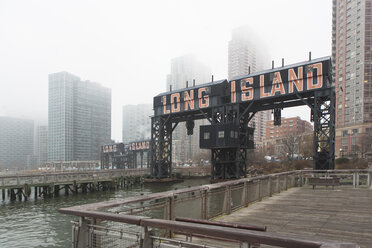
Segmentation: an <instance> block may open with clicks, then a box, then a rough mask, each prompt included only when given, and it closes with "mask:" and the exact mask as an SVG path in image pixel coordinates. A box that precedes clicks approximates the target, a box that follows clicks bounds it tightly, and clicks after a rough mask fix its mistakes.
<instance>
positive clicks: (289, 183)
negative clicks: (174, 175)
mask: <svg viewBox="0 0 372 248" xmlns="http://www.w3.org/2000/svg"><path fill="white" fill-rule="evenodd" d="M309 177H338V178H340V183H341V186H340V187H369V188H370V187H371V177H372V172H371V171H368V170H337V171H313V170H312V171H291V172H285V173H277V174H270V175H264V176H259V177H253V178H244V179H239V180H234V181H227V182H221V183H216V184H209V185H202V186H198V187H190V188H185V189H179V190H172V191H167V192H161V193H154V194H149V195H141V196H137V197H129V198H125V199H116V200H112V201H106V202H101V203H94V204H86V205H82V206H76V207H70V208H64V209H60V212H61V213H65V214H71V215H75V216H79V217H80V222H79V224H78V225H77V226H75V231H74V237H73V239H74V240H75V241H74V242H75V243H74V244H77V245H76V246H74V247H106V246H102V244H97V239H96V244H95V245H92V246H90V244H91V243H89V242H88V240H89V235H90V234H89V232H88V228H87V226H88V225H99V226H102V228H101V229H104V227H106V228H109V227H110V226H112V223H116V224H117V223H125V224H123V225H124V226H123V228H122V231H123V230H126V229H128V225H130V226H131V230H135V229H136V228H137V229H136V230H137V231H136V232H137V234H136V235H137V236H138V235H139V233H140V234H141V235H140V240H139V241H138V242H137V243H136V244H137V245H138V246H139V247H163V246H161V245H160V246H155V240H157V239H158V240H159V239H162V240H163V241H161V242H160V243H161V244H163V245H164V244H167V246H164V247H191V246H190V244H186V243H190V242H189V241H185V242H184V243H182V244H181V243H179V242H180V240H176V239H174V238H173V237H174V232H181V233H186V234H187V236H188V237H191V236H198V235H199V236H200V235H202V236H205V237H210V238H212V239H213V238H215V239H225V240H226V241H230V242H231V241H234V243H233V244H235V245H238V246H237V247H239V246H244V247H248V246H249V245H250V244H266V245H270V246H273V247H341V243H323V242H319V241H311V240H307V239H302V238H297V237H294V236H288V235H281V234H276V233H267V232H264V233H262V232H256V231H250V230H241V229H234V228H229V227H222V226H210V225H205V224H195V223H187V222H182V221H175V217H176V216H177V217H189V218H198V219H212V218H214V217H216V216H220V215H224V214H230V213H231V212H232V211H236V210H238V209H240V208H242V207H246V206H248V205H249V204H252V203H254V202H256V201H261V200H262V199H263V198H265V197H270V196H272V195H273V194H277V193H280V192H281V191H284V190H287V189H288V188H292V187H301V186H304V185H306V183H307V178H309ZM190 209H191V211H190ZM137 215H141V216H137ZM116 224H115V226H117V225H116ZM150 229H151V230H153V231H155V233H151V232H149V230H150ZM123 232H124V231H123ZM106 233H111V232H106ZM101 234H102V233H99V232H97V231H95V235H96V236H95V237H97V235H101ZM101 236H102V235H101ZM137 236H136V237H137ZM155 237H157V238H155ZM160 237H161V238H160ZM136 240H137V239H136ZM169 240H171V241H172V242H173V243H172V242H170V241H169ZM177 242H178V243H177ZM133 245H134V244H133ZM172 245H173V246H172ZM193 245H194V243H193ZM342 245H344V246H342V247H358V246H357V245H353V244H344V243H342ZM107 247H109V246H107ZM114 247H127V246H120V245H119V246H114ZM133 247H136V246H133ZM194 247H198V246H194ZM215 247H218V246H215ZM222 247H223V246H222Z"/></svg>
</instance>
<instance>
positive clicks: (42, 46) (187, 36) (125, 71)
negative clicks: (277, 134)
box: [0, 0, 332, 140]
mask: <svg viewBox="0 0 372 248" xmlns="http://www.w3.org/2000/svg"><path fill="white" fill-rule="evenodd" d="M331 18H332V2H331V0H326V1H325V0H312V1H305V0H292V1H289V0H287V1H284V0H281V1H277V0H271V1H269V0H266V1H263V0H261V1H259V0H255V1H253V0H242V1H234V0H228V1H216V0H214V1H208V0H203V1H200V0H198V1H192V0H186V1H175V0H172V1H162V0H159V1H151V0H149V1H92V0H86V1H83V0H79V1H78V0H75V1H72V0H71V1H68V0H65V1H62V0H61V1H53V0H45V1H37V0H35V1H29V0H25V1H18V0H15V1H1V2H0V116H12V117H20V118H27V119H33V120H35V123H36V124H47V120H48V116H47V114H48V113H47V112H48V74H50V73H54V72H59V71H68V72H71V73H73V74H75V75H77V76H79V77H81V79H83V80H90V81H94V82H99V83H101V84H102V85H104V86H106V87H109V88H111V89H112V138H113V139H115V140H121V115H122V112H121V111H122V106H123V105H125V104H139V103H152V99H153V97H154V96H155V95H156V94H158V93H161V92H163V91H164V90H165V86H166V75H167V74H168V73H169V71H170V60H171V59H172V58H174V57H177V56H182V55H185V54H189V53H191V54H194V55H195V56H196V57H197V58H199V60H200V61H202V62H203V63H205V64H206V65H207V66H209V67H210V68H211V70H212V73H213V75H214V78H215V79H222V78H227V77H228V74H227V63H228V61H227V51H228V48H227V45H228V41H229V40H230V39H231V31H232V29H233V28H236V27H238V26H241V25H248V26H249V27H250V28H251V29H252V30H253V31H254V33H255V34H256V35H257V36H259V40H260V41H262V42H260V43H262V44H263V47H266V48H265V49H267V50H268V51H269V54H270V60H269V61H268V67H270V66H271V60H274V61H275V64H276V65H278V66H279V65H281V59H282V58H284V59H285V63H286V64H290V63H296V62H300V61H304V60H307V59H308V52H309V51H312V57H313V58H317V57H323V56H328V55H330V54H331V24H332V23H331ZM283 115H284V116H286V117H288V116H297V115H299V116H300V117H301V118H303V119H307V120H308V119H309V111H308V110H307V108H306V107H302V108H300V111H299V110H298V109H297V110H293V109H289V110H285V111H284V113H283Z"/></svg>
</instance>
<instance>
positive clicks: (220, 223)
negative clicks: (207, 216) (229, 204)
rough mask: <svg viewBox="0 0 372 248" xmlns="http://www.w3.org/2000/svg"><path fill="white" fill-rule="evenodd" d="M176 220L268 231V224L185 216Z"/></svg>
mask: <svg viewBox="0 0 372 248" xmlns="http://www.w3.org/2000/svg"><path fill="white" fill-rule="evenodd" d="M175 220H176V221H182V222H188V223H196V224H205V225H212V226H224V227H232V228H237V229H246V230H252V231H259V232H266V229H267V227H266V226H255V225H246V224H240V223H232V222H222V221H215V220H200V219H193V218H185V217H176V218H175Z"/></svg>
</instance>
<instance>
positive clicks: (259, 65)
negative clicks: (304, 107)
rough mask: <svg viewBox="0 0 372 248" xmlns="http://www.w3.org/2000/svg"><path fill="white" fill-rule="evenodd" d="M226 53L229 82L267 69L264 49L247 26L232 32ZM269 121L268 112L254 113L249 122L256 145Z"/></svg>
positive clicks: (266, 55) (267, 60) (267, 61)
mask: <svg viewBox="0 0 372 248" xmlns="http://www.w3.org/2000/svg"><path fill="white" fill-rule="evenodd" d="M228 53H229V54H228V59H229V62H228V64H229V80H231V79H233V78H235V77H238V76H242V75H248V74H249V73H253V72H258V71H261V70H264V69H267V67H268V65H269V59H268V54H267V53H266V49H265V47H263V45H262V42H260V41H259V38H258V37H257V35H255V34H254V33H253V32H252V30H250V29H249V27H247V26H242V27H238V28H236V29H234V30H233V31H232V39H231V40H230V41H229V50H228ZM270 119H271V113H270V111H261V112H258V113H256V114H255V116H254V117H253V118H252V120H251V121H250V125H251V126H254V127H255V131H254V140H255V143H256V145H258V144H260V143H261V142H262V141H263V140H264V139H265V134H266V121H268V120H270Z"/></svg>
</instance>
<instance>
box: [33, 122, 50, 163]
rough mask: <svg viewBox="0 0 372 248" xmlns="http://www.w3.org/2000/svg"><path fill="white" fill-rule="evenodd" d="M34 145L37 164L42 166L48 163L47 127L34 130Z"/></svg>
mask: <svg viewBox="0 0 372 248" xmlns="http://www.w3.org/2000/svg"><path fill="white" fill-rule="evenodd" d="M36 145H37V147H36V157H37V164H38V165H42V164H44V163H45V162H47V161H48V126H38V127H37V128H36Z"/></svg>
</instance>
